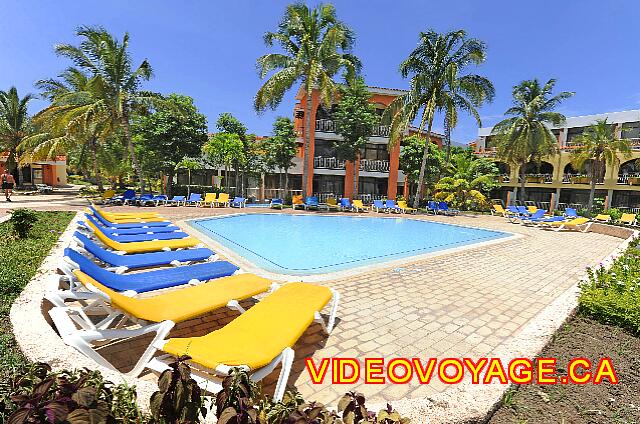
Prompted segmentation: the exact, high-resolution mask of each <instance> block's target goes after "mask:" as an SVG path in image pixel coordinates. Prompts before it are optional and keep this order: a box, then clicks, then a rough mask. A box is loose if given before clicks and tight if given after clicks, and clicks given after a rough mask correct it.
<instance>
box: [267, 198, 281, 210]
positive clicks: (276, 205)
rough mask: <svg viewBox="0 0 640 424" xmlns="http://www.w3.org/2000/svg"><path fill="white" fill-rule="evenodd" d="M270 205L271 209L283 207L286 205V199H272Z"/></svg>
mask: <svg viewBox="0 0 640 424" xmlns="http://www.w3.org/2000/svg"><path fill="white" fill-rule="evenodd" d="M269 207H270V208H271V209H282V208H283V207H284V200H282V199H271V202H269Z"/></svg>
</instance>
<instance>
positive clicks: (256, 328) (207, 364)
mask: <svg viewBox="0 0 640 424" xmlns="http://www.w3.org/2000/svg"><path fill="white" fill-rule="evenodd" d="M330 302H331V311H330V315H329V318H328V322H327V323H325V321H324V319H323V318H322V316H321V315H320V311H321V310H322V309H324V307H325V306H327V305H328V304H329V303H330ZM338 302H339V296H338V294H337V293H336V292H334V291H333V290H331V289H329V288H327V287H322V286H316V285H311V284H308V283H290V284H285V285H284V286H282V287H280V288H278V289H277V290H275V291H274V292H273V293H271V294H269V295H268V296H266V297H265V298H264V299H263V300H261V301H260V302H258V303H257V304H256V305H255V306H253V307H251V308H250V309H249V310H247V312H245V313H243V314H242V315H240V316H239V317H238V318H236V319H234V320H233V321H231V322H230V323H229V324H227V325H225V326H224V327H222V328H220V329H218V330H215V331H212V332H211V333H209V334H206V335H204V336H200V337H186V338H171V339H168V340H162V341H158V342H155V343H153V346H154V347H155V348H157V349H159V350H161V351H163V352H165V353H166V354H168V355H165V356H161V357H156V358H154V359H152V360H151V361H149V363H148V364H147V367H148V368H150V369H153V370H155V371H159V372H162V371H163V370H165V369H167V362H171V361H172V359H171V358H172V357H173V356H180V355H189V356H190V357H191V360H190V362H191V364H192V365H193V367H192V378H194V379H195V380H196V382H198V384H199V385H200V387H202V388H203V389H205V390H207V391H209V392H212V393H215V392H217V391H219V390H220V389H221V386H220V383H219V378H223V377H224V376H226V375H228V373H229V372H230V370H231V368H233V367H239V368H241V369H244V370H246V371H248V372H249V373H250V374H251V378H252V379H253V380H254V381H258V380H261V379H262V378H264V377H265V376H267V375H269V374H270V373H271V372H272V371H273V370H274V369H275V368H276V367H277V366H278V365H279V364H282V368H281V371H280V376H279V378H278V382H277V384H276V388H275V394H274V400H276V401H279V400H281V399H282V396H283V394H284V390H285V388H286V385H287V381H288V379H289V373H290V371H291V366H292V363H293V359H294V351H293V349H292V346H294V345H295V343H296V341H297V340H298V339H299V338H300V337H301V336H302V335H303V334H304V332H305V331H306V329H307V328H308V327H309V325H311V323H312V322H313V321H316V322H318V323H320V324H321V325H322V326H323V328H324V329H325V331H326V332H327V333H328V332H330V331H331V330H332V329H333V325H334V322H335V316H336V312H337V308H338ZM150 355H153V353H151V354H150ZM198 367H203V368H205V369H206V370H207V371H209V372H201V370H199V369H198ZM212 374H213V375H212ZM218 377H219V378H218Z"/></svg>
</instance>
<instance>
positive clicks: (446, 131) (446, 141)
mask: <svg viewBox="0 0 640 424" xmlns="http://www.w3.org/2000/svg"><path fill="white" fill-rule="evenodd" d="M444 144H445V149H446V164H447V168H448V167H449V162H450V161H451V126H450V125H449V117H448V116H445V117H444Z"/></svg>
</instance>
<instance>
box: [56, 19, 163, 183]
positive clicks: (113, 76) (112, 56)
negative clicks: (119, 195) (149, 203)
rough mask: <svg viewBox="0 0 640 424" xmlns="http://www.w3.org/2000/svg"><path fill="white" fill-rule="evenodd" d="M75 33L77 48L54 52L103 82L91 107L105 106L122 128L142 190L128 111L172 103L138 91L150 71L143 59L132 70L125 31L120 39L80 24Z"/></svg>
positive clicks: (62, 47) (63, 46)
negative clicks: (99, 94) (100, 91)
mask: <svg viewBox="0 0 640 424" xmlns="http://www.w3.org/2000/svg"><path fill="white" fill-rule="evenodd" d="M76 34H77V35H78V36H79V37H81V38H82V41H81V43H80V46H79V47H76V46H73V45H71V44H59V45H57V46H56V47H55V50H56V53H57V54H58V55H60V56H64V57H67V58H69V59H71V60H72V61H73V62H74V63H75V65H76V66H78V67H79V68H80V69H82V70H85V71H87V72H88V73H89V74H90V75H91V76H94V77H100V79H101V81H102V83H103V84H104V98H102V99H100V100H101V101H100V102H98V103H96V104H95V105H94V107H96V108H98V107H100V108H106V109H107V110H108V112H109V113H110V116H111V119H112V121H113V123H114V124H117V126H118V127H119V129H120V130H121V131H122V136H123V138H124V144H125V145H126V146H127V148H128V150H129V156H130V158H131V163H132V165H133V168H134V170H135V172H136V174H137V177H138V181H139V183H140V189H141V191H142V192H144V190H145V186H144V178H143V175H142V169H141V167H140V164H139V162H138V159H137V157H136V154H135V149H134V145H133V142H132V139H131V129H130V122H129V119H130V116H131V112H132V111H133V110H137V109H146V108H147V107H149V106H155V107H158V106H164V107H171V106H170V105H167V103H166V102H164V101H163V100H162V97H161V96H160V95H159V94H156V93H150V92H146V91H141V90H140V85H141V83H142V82H143V81H148V80H149V79H150V78H151V77H152V75H153V72H152V69H151V65H150V64H149V62H148V61H147V60H146V59H145V60H143V61H142V63H141V64H140V65H139V66H138V67H137V68H136V69H133V67H132V65H131V55H130V53H129V50H128V48H129V34H128V33H125V34H124V36H123V38H122V42H119V41H118V40H117V39H116V38H115V37H113V36H112V35H111V34H109V33H108V32H107V31H106V30H105V29H104V28H100V27H80V28H78V30H77V31H76Z"/></svg>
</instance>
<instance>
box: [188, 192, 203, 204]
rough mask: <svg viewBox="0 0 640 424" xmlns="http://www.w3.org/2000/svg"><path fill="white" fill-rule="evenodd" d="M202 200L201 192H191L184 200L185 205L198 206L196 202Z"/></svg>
mask: <svg viewBox="0 0 640 424" xmlns="http://www.w3.org/2000/svg"><path fill="white" fill-rule="evenodd" d="M201 201H202V194H200V193H191V195H190V196H189V198H188V199H187V200H185V202H184V205H185V206H198V203H200V202H201Z"/></svg>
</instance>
